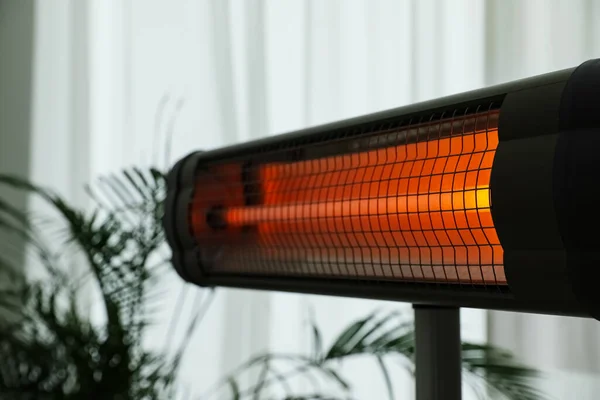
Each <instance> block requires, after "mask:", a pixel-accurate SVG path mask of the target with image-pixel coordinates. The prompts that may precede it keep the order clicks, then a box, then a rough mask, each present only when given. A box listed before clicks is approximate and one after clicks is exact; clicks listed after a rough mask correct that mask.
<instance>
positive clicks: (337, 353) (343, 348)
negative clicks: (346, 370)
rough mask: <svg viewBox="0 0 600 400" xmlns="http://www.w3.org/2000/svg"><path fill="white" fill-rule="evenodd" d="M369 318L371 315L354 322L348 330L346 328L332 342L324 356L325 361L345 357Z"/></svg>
mask: <svg viewBox="0 0 600 400" xmlns="http://www.w3.org/2000/svg"><path fill="white" fill-rule="evenodd" d="M371 318H372V315H369V316H367V317H366V318H363V319H361V320H359V321H356V322H354V323H353V324H351V325H350V326H349V327H348V328H346V329H345V330H344V331H343V332H342V333H341V334H340V335H339V336H338V338H337V339H336V340H335V341H334V343H333V345H331V347H330V349H329V351H328V352H327V354H326V355H325V359H326V360H330V359H332V358H339V357H341V356H344V355H347V354H348V352H349V350H351V349H352V347H353V346H354V344H355V343H356V339H357V337H358V334H359V332H360V331H361V329H363V328H364V327H365V325H366V324H367V323H368V322H369V321H370V320H371Z"/></svg>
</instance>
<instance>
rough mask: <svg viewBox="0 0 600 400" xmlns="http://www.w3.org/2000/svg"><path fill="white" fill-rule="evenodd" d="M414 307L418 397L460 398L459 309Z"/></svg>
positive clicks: (433, 399)
mask: <svg viewBox="0 0 600 400" xmlns="http://www.w3.org/2000/svg"><path fill="white" fill-rule="evenodd" d="M413 307H414V310H415V344H416V357H415V367H416V370H415V375H416V376H415V378H416V385H417V386H416V394H417V400H460V399H461V384H462V381H461V368H462V362H461V341H460V309H459V308H451V307H437V306H421V305H415V306H413Z"/></svg>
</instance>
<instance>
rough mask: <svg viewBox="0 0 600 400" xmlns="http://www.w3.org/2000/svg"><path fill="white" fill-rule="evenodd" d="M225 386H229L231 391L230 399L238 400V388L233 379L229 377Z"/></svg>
mask: <svg viewBox="0 0 600 400" xmlns="http://www.w3.org/2000/svg"><path fill="white" fill-rule="evenodd" d="M227 384H228V385H229V389H230V390H231V396H232V397H231V399H232V400H240V399H241V397H240V387H239V385H238V383H237V381H236V380H235V378H233V377H229V379H228V380H227Z"/></svg>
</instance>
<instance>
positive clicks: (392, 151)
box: [189, 104, 507, 288]
mask: <svg viewBox="0 0 600 400" xmlns="http://www.w3.org/2000/svg"><path fill="white" fill-rule="evenodd" d="M497 106H498V105H496V104H485V105H480V106H478V107H471V108H463V109H456V110H451V111H446V112H439V113H435V114H430V115H426V116H420V117H413V118H403V119H396V120H390V121H389V122H388V123H387V124H381V123H379V124H378V125H377V126H369V125H364V124H363V125H362V126H358V127H356V128H347V129H338V130H336V131H332V132H330V133H327V134H321V135H318V136H314V137H313V138H311V139H310V140H307V139H298V140H287V141H285V142H282V143H281V144H280V145H278V146H269V147H266V146H263V147H261V148H257V149H256V151H252V152H248V154H238V155H236V156H234V157H231V158H224V159H220V160H219V161H212V162H211V161H207V162H205V163H201V165H200V167H199V168H198V171H197V173H196V186H195V190H194V194H193V197H192V201H191V203H190V213H189V215H190V223H191V231H192V235H193V236H194V238H195V240H196V242H197V246H198V257H199V263H200V265H202V268H203V271H204V273H205V274H207V275H211V274H212V275H219V274H236V275H255V276H262V275H269V276H271V277H272V276H281V277H290V276H294V277H307V278H310V277H321V278H346V279H375V280H386V281H387V280H394V281H406V282H419V283H433V284H467V285H474V286H478V287H482V286H483V287H485V286H492V287H496V288H502V287H505V286H506V284H507V283H506V277H505V274H504V267H503V251H502V247H501V246H500V242H499V239H498V236H497V234H496V230H495V228H494V223H493V220H492V216H491V198H490V188H489V187H490V174H491V169H492V164H493V161H494V155H495V152H496V148H497V146H498V115H499V111H498V107H497Z"/></svg>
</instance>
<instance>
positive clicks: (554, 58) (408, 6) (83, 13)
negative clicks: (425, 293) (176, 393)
mask: <svg viewBox="0 0 600 400" xmlns="http://www.w3.org/2000/svg"><path fill="white" fill-rule="evenodd" d="M2 1H4V0H2ZM9 1H10V0H9ZM34 4H35V8H34V12H35V18H34V20H35V35H34V49H35V52H34V57H33V60H34V64H33V70H34V71H33V88H32V109H31V121H32V125H31V126H32V130H31V137H32V140H31V143H32V145H31V146H30V151H31V159H32V160H33V162H32V167H31V175H32V177H33V179H36V180H37V181H41V182H45V183H47V184H49V185H53V186H54V187H57V188H58V189H60V190H62V191H63V193H65V194H66V195H68V196H69V197H70V198H72V199H73V200H74V201H76V202H78V203H79V204H81V205H83V206H85V204H86V203H85V201H86V200H85V197H84V195H83V193H82V192H81V190H80V188H81V184H82V182H84V181H87V180H89V179H90V178H92V177H94V176H96V175H98V174H101V173H106V172H110V171H114V170H117V169H119V168H120V167H122V166H127V165H133V164H137V165H148V164H149V163H155V164H156V163H160V165H165V163H164V159H165V158H166V156H167V155H166V154H165V152H164V148H163V147H161V146H162V143H163V142H161V139H160V138H164V137H165V135H166V134H167V133H168V132H172V134H173V150H172V153H171V154H170V158H169V161H170V162H171V161H173V160H175V159H177V158H178V157H180V156H182V155H184V154H185V153H187V152H189V151H191V150H195V149H211V148H215V147H219V146H223V145H227V144H231V143H235V142H240V141H245V140H251V139H253V138H257V137H260V136H264V135H270V134H276V133H282V132H286V131H290V130H295V129H301V128H303V127H306V126H311V125H316V124H321V123H324V122H328V121H332V120H337V119H342V118H348V117H351V116H356V115H361V114H366V113H370V112H374V111H378V110H382V109H386V108H392V107H398V106H402V105H405V104H408V103H412V102H416V101H421V100H425V99H428V98H433V97H438V96H442V95H446V94H451V93H456V92H460V91H465V90H469V89H474V88H478V87H482V86H485V85H488V84H492V83H497V82H500V81H505V80H509V79H514V78H518V77H524V76H527V75H532V74H536V73H541V72H546V71H549V70H553V69H557V68H562V67H567V66H572V65H576V64H577V63H579V62H581V61H583V60H584V59H586V58H591V57H593V53H594V50H598V49H599V45H600V41H599V40H598V38H599V37H600V36H598V33H600V32H598V30H599V28H597V27H596V25H598V24H594V23H593V22H595V21H598V18H599V17H600V14H599V7H598V5H597V3H595V2H593V1H587V0H577V1H573V0H570V1H567V0H565V1H552V2H547V1H528V2H521V1H506V0H502V1H488V2H484V1H478V0H454V1H452V2H449V1H442V0H437V1H436V0H420V1H414V0H400V1H395V0H374V1H367V0H356V1H353V0H350V1H342V0H330V1H320V0H304V1H301V0H264V1H263V0H248V1H242V0H239V1H236V0H220V1H217V0H213V1H208V0H172V1H159V0H55V1H52V2H50V1H43V0H38V1H35V2H34ZM550 4H551V6H549V5H550ZM594 17H595V18H596V19H594ZM164 284H165V286H166V287H169V294H168V296H166V298H165V307H164V318H163V319H164V321H165V323H164V324H162V325H160V326H158V327H157V328H156V329H155V331H154V332H153V334H152V335H151V336H150V337H149V338H148V342H149V345H152V346H164V345H165V344H166V343H168V342H169V340H170V338H167V337H165V336H166V335H167V333H168V332H169V330H168V322H167V321H169V316H170V315H172V314H173V312H174V310H175V307H177V304H178V299H181V297H180V296H181V293H182V290H185V291H184V295H183V304H184V307H183V311H182V315H183V317H182V318H186V317H187V318H189V315H190V313H191V312H193V310H194V308H195V304H197V302H198V301H199V299H200V298H201V296H202V295H203V294H202V293H203V292H201V291H199V290H198V289H195V288H191V287H187V289H183V288H184V285H183V284H182V283H181V282H180V281H179V280H178V278H177V277H176V276H175V275H173V276H172V277H170V278H169V279H168V280H166V281H165V283H164ZM198 293H200V294H198ZM309 307H312V308H314V309H315V311H316V318H317V322H318V324H319V325H320V326H321V327H322V329H323V332H324V334H325V338H324V339H325V341H328V340H331V339H332V337H333V335H334V334H335V333H336V332H337V331H339V330H340V329H341V328H342V327H343V326H344V325H345V324H347V323H348V322H350V321H351V320H353V319H355V318H358V317H360V316H362V315H364V314H365V313H367V312H369V311H372V310H374V309H375V308H382V307H384V308H399V309H403V310H406V312H407V313H410V312H411V311H410V306H409V305H406V304H394V303H381V302H375V301H367V300H349V299H336V298H328V297H322V296H301V295H294V294H282V293H266V292H253V291H243V290H226V289H219V290H218V293H217V297H216V300H215V302H214V303H213V305H212V306H211V308H210V310H209V312H208V314H207V315H206V318H205V319H204V321H203V323H202V325H201V326H200V328H199V329H198V331H197V332H196V334H195V336H194V338H193V342H192V346H191V348H190V351H189V352H188V355H187V358H186V360H185V367H184V371H183V377H182V382H185V383H186V384H187V387H188V388H189V393H190V397H189V398H194V399H195V398H198V397H197V395H198V394H199V393H202V392H203V391H204V390H205V389H206V388H207V387H208V386H209V385H210V384H211V383H212V382H215V381H216V380H217V379H218V378H219V377H220V376H222V375H223V374H224V373H226V372H228V371H230V370H231V369H233V368H234V367H235V366H237V365H238V364H239V363H240V362H242V361H244V360H245V359H247V358H248V357H250V356H251V355H252V354H255V353H257V352H260V351H262V350H267V349H269V350H284V351H286V352H300V351H307V350H308V343H309V337H310V335H309V331H308V329H306V320H307V310H308V308H309ZM486 315H487V313H486V312H484V311H479V310H463V319H462V322H463V335H464V337H465V338H466V339H471V340H479V341H481V340H485V339H486V337H488V334H489V338H490V339H491V340H492V341H493V342H495V343H499V344H502V345H503V346H506V347H509V348H512V349H515V350H517V351H518V353H519V354H520V355H523V356H524V357H525V358H526V360H527V361H529V362H531V363H533V364H534V365H536V366H539V367H542V366H546V365H547V366H550V367H552V368H558V369H560V368H567V369H569V370H578V371H579V370H581V371H587V372H596V370H597V369H598V368H600V367H599V365H598V364H599V362H598V361H597V360H598V357H597V356H598V355H600V350H599V349H598V340H597V339H596V338H597V337H599V336H598V335H597V333H600V332H596V331H597V330H598V329H599V328H598V325H597V324H595V323H594V322H591V321H582V320H575V319H564V318H560V319H558V318H549V317H539V316H531V315H526V314H522V315H521V314H508V313H490V314H489V318H486ZM183 334H184V333H183V332H176V339H177V338H180V337H181V336H182V335H183ZM536 350H537V351H536ZM344 368H345V369H344V372H345V373H346V374H347V376H348V377H349V378H350V381H351V382H352V383H353V385H354V387H355V391H356V395H357V398H359V399H372V398H378V399H379V398H385V396H386V392H385V387H384V384H383V380H382V378H381V377H380V376H379V375H378V371H377V369H376V368H375V365H374V364H369V363H368V362H365V361H363V360H357V361H356V362H352V363H349V364H348V365H346V366H345V367H344ZM395 373H396V374H397V378H395V379H396V380H395V382H394V384H395V386H396V393H397V395H398V398H411V396H412V395H413V389H412V383H411V380H410V378H409V377H407V376H405V375H402V373H401V372H400V370H399V369H398V370H395ZM578 377H579V375H578ZM248 379H250V378H248ZM561 379H562V378H561ZM578 379H579V378H578ZM563 382H564V383H563V386H565V385H570V381H563ZM299 385H300V383H299ZM588 386H589V385H588ZM553 390H554V389H553ZM571 394H572V393H571ZM559 398H561V399H562V398H564V399H572V398H578V399H585V397H577V396H575V397H573V396H567V397H559ZM588 398H590V399H591V398H592V397H588Z"/></svg>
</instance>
